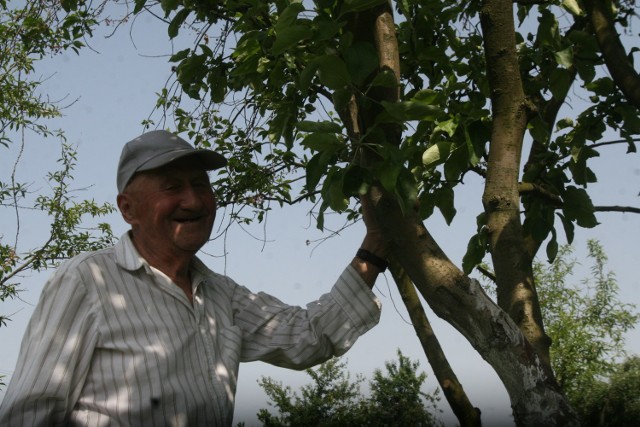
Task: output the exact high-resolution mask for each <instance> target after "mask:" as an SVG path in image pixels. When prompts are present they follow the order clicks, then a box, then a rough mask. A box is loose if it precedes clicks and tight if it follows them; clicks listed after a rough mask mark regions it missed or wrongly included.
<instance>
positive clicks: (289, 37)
mask: <svg viewBox="0 0 640 427" xmlns="http://www.w3.org/2000/svg"><path fill="white" fill-rule="evenodd" d="M311 36H312V31H311V28H310V27H309V26H308V25H290V26H287V27H284V28H282V29H280V30H279V31H278V32H277V33H276V40H275V42H273V47H272V49H273V54H274V55H280V54H282V53H284V52H286V51H287V50H289V49H291V48H293V47H294V46H296V45H297V44H298V43H300V42H301V41H303V40H308V39H310V38H311Z"/></svg>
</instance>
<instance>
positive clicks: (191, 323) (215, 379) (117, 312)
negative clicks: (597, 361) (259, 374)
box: [0, 234, 380, 427]
mask: <svg viewBox="0 0 640 427" xmlns="http://www.w3.org/2000/svg"><path fill="white" fill-rule="evenodd" d="M192 279H193V304H191V303H190V302H189V300H188V298H187V297H186V295H185V294H184V292H183V291H182V290H181V289H180V288H179V287H178V286H176V285H175V284H173V282H171V280H170V279H169V278H168V277H167V276H165V275H164V274H163V273H161V272H160V271H159V270H156V269H154V268H153V267H150V266H149V264H148V263H147V262H146V261H145V260H144V259H143V258H142V257H141V256H140V255H139V254H138V252H137V251H136V249H135V247H134V246H133V244H132V243H131V240H130V238H129V236H128V234H125V235H124V236H123V237H122V239H121V240H120V241H119V242H118V243H117V244H116V246H114V247H113V248H109V249H105V250H102V251H98V252H93V253H88V254H83V255H79V256H77V257H75V258H74V259H72V260H70V261H69V262H67V263H65V264H63V265H62V266H61V267H60V268H59V269H58V270H57V271H56V273H55V274H54V275H53V276H52V278H51V279H50V280H49V281H48V283H47V284H46V286H45V288H44V290H43V292H42V295H41V297H40V300H39V302H38V305H37V307H36V309H35V311H34V313H33V316H32V318H31V321H30V323H29V326H28V328H27V331H26V333H25V336H24V338H23V342H22V346H21V348H20V356H19V358H18V364H17V366H16V369H15V372H14V375H13V377H12V379H11V382H10V384H9V387H8V388H7V391H6V394H5V398H4V401H3V402H2V406H1V407H0V425H2V426H20V427H23V426H43V425H47V426H48V425H86V426H106V425H109V426H147V425H148V426H187V425H189V426H226V425H231V423H232V419H233V407H234V396H235V390H236V379H237V375H238V365H239V363H240V362H248V361H253V360H262V361H265V362H268V363H272V364H275V365H278V366H284V367H290V368H294V369H303V368H307V367H309V366H312V365H314V364H317V363H320V362H323V361H324V360H326V359H328V358H330V357H331V356H334V355H340V354H342V353H344V352H345V351H347V350H348V349H349V348H350V347H351V346H352V345H353V343H354V342H355V341H356V339H357V338H358V337H359V336H360V335H361V334H363V333H364V332H366V331H367V330H369V329H370V328H371V327H373V326H374V325H375V324H376V323H377V322H378V320H379V317H380V304H379V302H378V300H377V298H376V297H375V295H374V294H373V293H372V292H371V290H370V289H369V288H368V287H367V285H366V284H365V283H364V282H363V281H362V279H361V278H360V276H359V275H358V274H357V272H356V271H355V270H354V269H353V268H351V267H347V268H346V270H345V271H344V272H343V273H342V275H341V276H340V278H339V279H338V281H337V282H336V284H335V285H334V287H333V288H332V290H331V292H330V293H328V294H325V295H323V296H322V297H320V299H319V300H318V301H315V302H313V303H310V304H308V305H307V307H306V309H303V308H300V307H294V306H289V305H286V304H284V303H282V302H281V301H279V300H278V299H276V298H274V297H272V296H269V295H267V294H264V293H257V294H254V293H251V292H250V291H249V290H248V289H246V288H244V287H242V286H239V285H238V284H236V283H235V282H233V281H232V280H231V279H229V278H228V277H226V276H222V275H220V274H216V273H214V272H212V271H211V270H209V269H208V268H207V267H205V265H204V264H203V263H202V262H201V261H199V260H197V259H196V260H195V261H194V263H193V266H192Z"/></svg>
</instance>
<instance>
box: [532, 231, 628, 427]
mask: <svg viewBox="0 0 640 427" xmlns="http://www.w3.org/2000/svg"><path fill="white" fill-rule="evenodd" d="M571 256H572V248H571V247H570V246H563V247H561V248H560V249H559V252H558V256H557V257H556V259H555V260H554V262H553V263H552V264H551V265H548V266H545V265H543V264H542V263H538V262H537V263H536V264H535V266H534V268H535V274H536V279H537V280H536V281H537V283H538V290H539V292H540V301H541V305H542V312H543V317H544V319H545V324H546V327H547V331H548V334H549V336H550V337H551V339H552V342H553V344H552V345H551V358H552V365H553V368H554V371H555V374H556V378H557V379H558V383H559V384H560V386H561V387H562V388H563V389H564V391H565V392H566V393H567V396H568V397H569V399H570V400H571V402H572V404H573V405H574V407H575V408H576V410H577V411H578V412H579V413H580V415H581V416H582V419H583V423H584V422H586V423H589V422H591V421H590V420H594V419H600V416H597V417H595V415H594V414H593V411H594V410H595V409H593V406H594V405H595V406H597V407H598V409H597V410H599V411H600V410H602V411H605V410H606V411H608V410H609V409H608V408H607V406H608V405H606V404H604V403H603V404H602V405H598V404H597V401H598V400H599V399H601V398H602V397H603V392H604V390H605V389H608V388H609V387H613V381H614V377H615V376H616V375H619V373H618V374H616V372H618V371H620V372H623V371H624V368H623V365H621V364H620V363H621V362H622V361H623V359H624V358H625V357H626V355H627V354H626V352H625V350H624V348H625V346H624V344H625V333H626V332H628V331H629V330H631V329H633V328H634V327H635V326H636V325H637V323H638V320H639V319H640V315H639V314H637V313H635V312H634V309H635V307H634V306H632V305H630V304H627V303H624V302H622V301H620V299H619V297H618V290H619V287H618V284H617V281H616V279H615V275H614V274H613V273H612V272H608V271H606V262H607V256H606V254H605V253H604V250H603V248H602V246H601V245H600V244H599V243H598V242H597V241H595V240H590V241H589V242H588V258H587V259H588V260H589V261H591V263H592V265H591V277H590V278H587V279H584V280H583V281H582V283H581V285H580V286H577V285H575V284H574V285H570V283H569V280H570V278H571V276H572V274H573V273H574V272H575V270H576V266H577V261H576V259H575V258H571ZM626 363H629V366H631V367H632V366H633V363H634V359H633V358H632V359H630V361H628V362H626ZM636 375H637V372H636ZM609 378H611V383H610V384H607V383H606V382H604V381H603V380H605V379H609ZM618 394H620V393H618ZM596 396H597V397H596ZM620 399H622V400H620ZM625 400H627V401H628V402H629V404H630V405H631V406H633V400H634V398H633V396H632V395H631V394H626V395H624V396H623V397H620V396H618V397H615V396H614V395H613V394H612V395H611V396H610V402H616V403H615V404H616V405H617V404H620V403H623V402H625ZM612 404H613V403H612ZM623 404H624V403H623ZM593 417H595V418H593ZM608 419H609V416H607V417H605V421H606V420H608ZM606 422H607V423H608V422H609V421H606ZM606 425H610V424H606ZM614 425H615V424H614Z"/></svg>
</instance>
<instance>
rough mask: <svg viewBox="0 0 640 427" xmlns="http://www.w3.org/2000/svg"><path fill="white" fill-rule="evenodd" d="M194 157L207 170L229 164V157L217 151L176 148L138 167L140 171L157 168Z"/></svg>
mask: <svg viewBox="0 0 640 427" xmlns="http://www.w3.org/2000/svg"><path fill="white" fill-rule="evenodd" d="M188 157H192V158H194V159H198V161H199V162H200V165H201V166H202V167H203V168H204V169H205V170H214V169H220V168H222V167H224V166H226V165H227V159H225V158H224V157H223V156H222V155H221V154H219V153H216V152H215V151H211V150H206V149H197V150H193V149H185V150H174V151H172V152H170V153H166V154H163V155H160V156H157V157H154V158H153V159H151V160H150V161H148V162H147V163H145V164H144V165H142V166H140V167H139V168H138V172H141V171H146V170H151V169H157V168H159V167H162V166H165V165H168V164H169V163H172V162H175V161H176V160H180V159H184V158H188Z"/></svg>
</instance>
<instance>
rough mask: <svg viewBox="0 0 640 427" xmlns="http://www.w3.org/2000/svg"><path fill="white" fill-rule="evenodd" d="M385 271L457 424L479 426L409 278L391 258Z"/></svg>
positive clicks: (477, 418)
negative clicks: (404, 308) (396, 290)
mask: <svg viewBox="0 0 640 427" xmlns="http://www.w3.org/2000/svg"><path fill="white" fill-rule="evenodd" d="M389 270H390V271H391V275H392V276H393V279H394V280H395V282H396V285H397V286H398V290H399V291H400V296H401V297H402V301H403V302H404V304H405V306H406V307H407V311H408V313H409V316H410V317H411V323H413V327H414V329H415V331H416V335H417V336H418V339H419V340H420V344H422V349H423V350H424V353H425V354H426V355H427V359H428V360H429V364H430V365H431V367H432V368H433V373H434V374H435V376H436V378H437V380H438V383H439V384H440V387H442V391H443V392H444V396H445V397H446V399H447V402H449V405H450V406H451V409H452V410H453V413H454V414H455V415H456V417H457V418H458V421H460V425H461V426H463V427H467V426H469V427H471V426H473V427H476V426H477V427H479V426H481V425H482V424H481V420H480V410H479V409H478V408H474V407H473V405H472V404H471V402H470V401H469V397H468V396H467V394H466V393H465V391H464V388H463V387H462V384H460V382H459V381H458V378H457V376H456V374H455V372H453V369H452V368H451V365H450V364H449V361H448V360H447V356H446V355H445V354H444V351H443V350H442V347H441V346H440V342H439V341H438V337H436V335H435V333H434V332H433V328H431V324H430V323H429V319H428V318H427V315H426V313H425V311H424V308H423V307H422V304H421V303H420V299H419V298H418V293H417V292H416V288H415V287H414V285H413V283H412V282H411V279H410V278H409V276H407V274H406V272H405V271H404V269H403V268H402V266H401V265H400V264H399V263H398V262H397V261H395V260H394V259H391V262H390V263H389Z"/></svg>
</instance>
